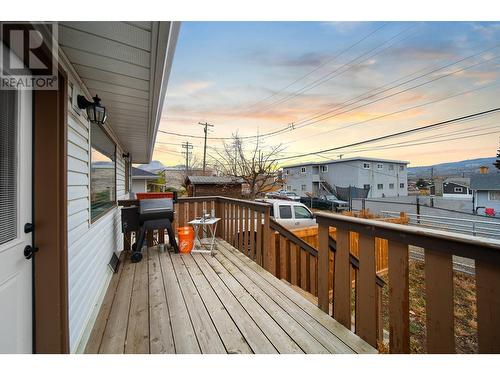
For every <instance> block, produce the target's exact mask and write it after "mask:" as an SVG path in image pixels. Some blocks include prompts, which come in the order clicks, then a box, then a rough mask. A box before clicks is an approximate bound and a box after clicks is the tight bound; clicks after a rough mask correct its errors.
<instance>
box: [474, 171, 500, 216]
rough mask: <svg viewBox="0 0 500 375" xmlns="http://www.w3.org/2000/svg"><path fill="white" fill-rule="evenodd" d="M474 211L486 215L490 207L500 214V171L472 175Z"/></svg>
mask: <svg viewBox="0 0 500 375" xmlns="http://www.w3.org/2000/svg"><path fill="white" fill-rule="evenodd" d="M470 187H471V189H472V192H473V197H474V198H473V203H474V211H475V212H476V213H478V214H482V215H484V214H485V213H486V210H487V209H488V208H490V209H493V210H494V211H495V213H496V215H499V214H500V173H489V174H478V175H474V176H472V177H471V182H470Z"/></svg>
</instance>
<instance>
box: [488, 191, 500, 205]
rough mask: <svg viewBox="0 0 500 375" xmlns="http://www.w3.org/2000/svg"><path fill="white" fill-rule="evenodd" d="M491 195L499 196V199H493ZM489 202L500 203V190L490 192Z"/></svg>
mask: <svg viewBox="0 0 500 375" xmlns="http://www.w3.org/2000/svg"><path fill="white" fill-rule="evenodd" d="M491 193H494V194H498V199H492V198H491ZM488 200H489V201H493V202H500V190H488Z"/></svg>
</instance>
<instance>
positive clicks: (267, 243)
mask: <svg viewBox="0 0 500 375" xmlns="http://www.w3.org/2000/svg"><path fill="white" fill-rule="evenodd" d="M270 220H271V209H270V207H266V208H265V210H264V244H263V245H262V263H261V265H262V264H263V265H264V268H265V269H266V270H268V271H269V272H271V264H270V263H271V262H270V258H269V251H268V252H267V253H266V248H268V249H269V250H270V251H272V249H271V247H274V245H273V244H274V242H273V241H274V235H273V232H272V231H271V228H270V225H269V224H270Z"/></svg>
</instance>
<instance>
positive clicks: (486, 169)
mask: <svg viewBox="0 0 500 375" xmlns="http://www.w3.org/2000/svg"><path fill="white" fill-rule="evenodd" d="M488 170H489V168H488V167H487V166H485V165H483V166H481V167H479V173H481V174H488Z"/></svg>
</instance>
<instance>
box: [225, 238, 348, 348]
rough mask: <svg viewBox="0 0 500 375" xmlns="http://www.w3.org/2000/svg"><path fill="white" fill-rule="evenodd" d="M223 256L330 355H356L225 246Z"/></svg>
mask: <svg viewBox="0 0 500 375" xmlns="http://www.w3.org/2000/svg"><path fill="white" fill-rule="evenodd" d="M219 249H221V252H222V253H223V255H224V256H225V257H226V258H228V259H229V260H230V261H231V262H233V264H234V265H235V266H236V267H238V268H239V269H240V271H241V272H242V273H244V274H245V275H246V276H247V277H248V278H249V279H250V280H252V282H254V283H255V285H256V286H257V287H259V288H261V290H262V291H264V292H265V293H267V295H268V296H269V297H270V298H272V299H273V301H274V302H275V303H276V304H277V305H279V306H280V307H281V308H282V309H283V310H284V311H286V312H287V313H288V314H289V315H290V317H291V318H292V319H293V320H295V321H296V322H297V323H298V324H299V325H300V326H301V327H303V328H304V329H305V330H306V331H307V332H308V333H309V334H310V335H311V336H313V337H314V338H315V339H316V340H317V341H318V342H319V343H320V344H321V345H323V346H324V347H325V348H326V349H327V350H328V351H329V352H330V353H350V352H351V353H354V351H353V350H352V349H351V348H349V347H348V346H347V345H346V344H344V343H343V342H342V341H341V340H340V339H339V338H338V337H337V336H335V335H334V334H333V333H331V332H330V331H329V330H328V329H327V328H325V327H324V326H323V325H321V324H320V323H318V322H317V321H316V320H314V319H312V318H311V317H310V316H309V315H308V314H307V313H306V312H304V311H303V310H302V309H297V308H296V306H295V305H294V303H293V302H292V301H290V300H289V299H288V298H287V297H286V296H284V295H283V294H282V293H281V292H280V291H279V290H277V289H276V288H274V287H273V286H272V285H270V284H269V283H268V282H267V281H266V280H265V279H263V278H262V277H261V276H260V275H259V274H258V273H256V272H255V271H253V270H252V269H251V268H249V267H247V266H245V264H244V263H243V262H241V260H239V259H238V258H237V257H236V256H235V255H234V254H232V253H231V252H230V251H228V250H227V249H226V248H225V246H219Z"/></svg>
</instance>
